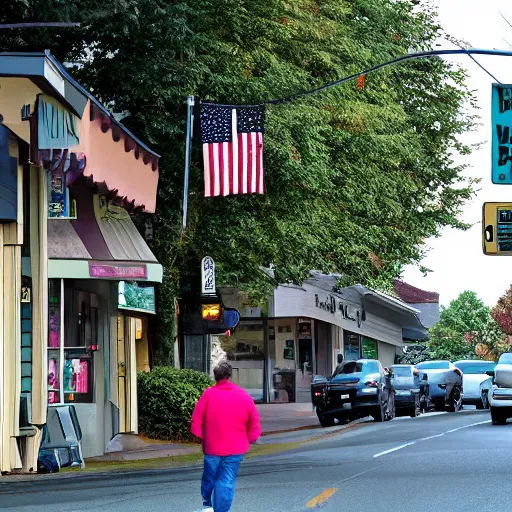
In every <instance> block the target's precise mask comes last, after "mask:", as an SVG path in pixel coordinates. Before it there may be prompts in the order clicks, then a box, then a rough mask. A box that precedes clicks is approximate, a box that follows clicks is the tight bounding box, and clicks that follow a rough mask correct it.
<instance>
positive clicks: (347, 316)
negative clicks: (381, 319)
mask: <svg viewBox="0 0 512 512" xmlns="http://www.w3.org/2000/svg"><path fill="white" fill-rule="evenodd" d="M315 306H316V307H317V308H320V309H323V310H324V311H328V312H329V313H332V314H333V315H335V314H336V313H337V312H338V311H339V312H340V313H341V318H343V319H344V320H352V321H353V322H357V326H358V327H361V325H362V323H363V322H364V321H365V320H366V314H365V311H364V308H363V307H362V306H361V307H356V306H353V305H349V304H346V303H345V302H343V301H342V300H341V299H338V298H336V297H333V296H332V295H328V296H327V297H325V299H324V300H322V299H321V298H320V297H319V296H318V294H315Z"/></svg>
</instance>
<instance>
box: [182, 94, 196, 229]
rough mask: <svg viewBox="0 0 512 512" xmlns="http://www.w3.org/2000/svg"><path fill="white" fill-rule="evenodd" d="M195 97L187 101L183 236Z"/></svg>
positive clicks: (186, 210)
mask: <svg viewBox="0 0 512 512" xmlns="http://www.w3.org/2000/svg"><path fill="white" fill-rule="evenodd" d="M194 105H195V98H194V96H189V97H188V99H187V141H186V145H185V177H184V184H183V209H182V220H181V235H182V236H183V234H184V233H185V230H186V229H187V212H188V183H189V176H190V149H191V146H192V137H193V131H194Z"/></svg>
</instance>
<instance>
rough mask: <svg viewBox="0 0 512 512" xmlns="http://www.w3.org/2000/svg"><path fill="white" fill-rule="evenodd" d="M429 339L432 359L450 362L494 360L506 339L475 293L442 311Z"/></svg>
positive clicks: (443, 308)
mask: <svg viewBox="0 0 512 512" xmlns="http://www.w3.org/2000/svg"><path fill="white" fill-rule="evenodd" d="M429 336H430V341H429V348H430V356H431V359H449V360H451V361H455V360H457V359H477V358H483V359H489V360H495V359H497V357H499V354H500V353H501V352H499V350H500V347H501V345H502V340H503V332H502V331H501V329H500V327H499V325H498V324H497V323H496V322H495V320H494V319H493V318H492V316H491V312H490V309H489V308H488V307H487V306H486V305H485V304H484V302H483V301H482V300H481V299H480V298H479V297H478V296H477V294H476V293H475V292H473V291H464V292H462V293H461V294H460V295H459V296H458V297H457V298H456V299H455V300H452V301H451V302H450V305H449V306H448V307H446V308H445V307H442V308H441V315H440V320H439V322H438V323H437V324H436V325H435V326H434V327H433V328H432V329H430V333H429ZM498 352H499V353H498Z"/></svg>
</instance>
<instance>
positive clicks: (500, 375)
mask: <svg viewBox="0 0 512 512" xmlns="http://www.w3.org/2000/svg"><path fill="white" fill-rule="evenodd" d="M487 374H488V375H490V376H492V377H493V383H492V387H491V389H490V392H489V405H490V408H491V419H492V424H493V425H504V424H505V423H506V421H507V419H508V418H512V352H505V353H503V354H502V355H501V356H500V358H499V359H498V364H497V365H496V367H495V368H494V371H489V372H487Z"/></svg>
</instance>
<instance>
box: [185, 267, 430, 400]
mask: <svg viewBox="0 0 512 512" xmlns="http://www.w3.org/2000/svg"><path fill="white" fill-rule="evenodd" d="M336 281H337V276H332V275H323V274H320V273H317V272H316V273H315V272H313V273H312V274H311V277H310V278H309V279H308V280H306V281H305V282H304V283H303V284H302V286H293V285H281V286H279V287H278V288H277V289H276V290H274V293H273V295H272V297H271V298H270V300H269V303H268V306H267V307H266V308H264V309H261V308H256V307H251V305H250V303H249V301H247V300H246V298H245V297H244V296H243V294H240V293H239V292H238V290H236V289H233V288H231V289H229V288H221V289H220V291H221V295H222V300H223V303H224V305H225V307H229V308H235V309H238V311H239V312H240V315H241V321H240V324H239V325H238V327H237V328H236V330H235V332H234V333H233V334H231V335H230V336H226V335H213V336H201V334H200V333H199V332H196V333H194V334H193V335H192V334H191V335H189V336H185V338H186V339H185V343H184V345H185V352H187V347H188V351H189V352H191V353H195V354H198V353H200V354H203V355H201V356H197V359H193V358H192V357H189V358H185V365H186V366H187V367H194V368H195V369H198V370H202V371H206V372H211V370H212V368H213V366H214V365H215V364H216V363H217V362H218V361H219V360H221V359H227V360H228V361H230V363H231V364H232V366H233V380H234V381H235V382H236V383H238V384H239V385H240V386H242V387H243V388H244V389H246V390H247V391H248V392H249V393H250V394H251V396H252V397H253V398H254V400H255V401H257V402H266V403H268V402H308V401H310V384H311V381H312V379H313V376H314V375H325V376H330V375H331V374H332V372H333V370H334V369H335V367H336V364H337V358H338V354H340V353H341V354H342V355H343V357H344V359H346V360H350V359H359V358H363V357H364V358H375V359H379V360H380V361H381V362H382V364H383V365H384V366H388V365H392V364H393V363H394V361H395V354H396V351H397V348H398V347H401V346H403V343H404V333H405V332H407V333H408V335H410V333H415V334H414V335H415V336H416V337H417V338H421V337H424V336H425V328H424V327H423V325H422V324H421V322H420V321H419V318H418V313H419V311H418V310H417V309H415V308H413V307H411V306H409V305H408V304H405V303H404V302H402V301H400V300H397V299H395V298H393V297H391V296H388V295H385V294H382V293H379V292H375V291H372V290H369V289H368V288H365V287H364V286H361V285H355V286H351V287H347V288H343V289H341V290H337V291H335V290H336ZM187 363H188V364H187ZM190 363H196V366H192V365H191V364H190Z"/></svg>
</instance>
